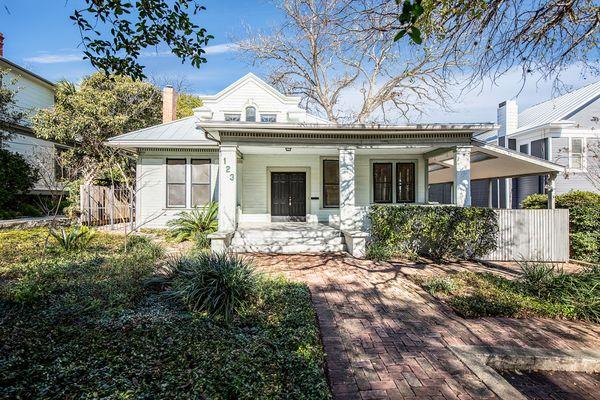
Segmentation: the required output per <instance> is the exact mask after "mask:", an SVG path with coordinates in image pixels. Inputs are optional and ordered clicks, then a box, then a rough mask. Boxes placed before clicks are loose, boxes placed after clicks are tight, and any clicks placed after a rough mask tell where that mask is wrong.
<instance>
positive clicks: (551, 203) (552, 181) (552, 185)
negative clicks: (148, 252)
mask: <svg viewBox="0 0 600 400" xmlns="http://www.w3.org/2000/svg"><path fill="white" fill-rule="evenodd" d="M556 176H557V174H556V172H551V173H549V174H548V184H547V186H546V191H547V192H548V208H551V209H553V208H556V196H555V195H554V191H555V190H556Z"/></svg>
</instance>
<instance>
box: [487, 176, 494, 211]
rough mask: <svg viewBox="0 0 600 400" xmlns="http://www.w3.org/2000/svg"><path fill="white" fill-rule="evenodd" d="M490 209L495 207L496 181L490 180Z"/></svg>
mask: <svg viewBox="0 0 600 400" xmlns="http://www.w3.org/2000/svg"><path fill="white" fill-rule="evenodd" d="M488 207H489V208H493V207H494V180H493V179H491V178H490V179H488Z"/></svg>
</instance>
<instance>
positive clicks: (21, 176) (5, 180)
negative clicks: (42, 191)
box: [0, 147, 39, 210]
mask: <svg viewBox="0 0 600 400" xmlns="http://www.w3.org/2000/svg"><path fill="white" fill-rule="evenodd" d="M0 176H1V177H2V179H0V209H2V210H4V209H14V208H15V207H14V206H15V203H16V201H15V200H16V199H17V198H18V197H19V196H20V195H21V194H23V193H27V192H28V191H29V190H30V189H31V188H33V186H34V185H35V183H36V182H37V180H38V178H39V171H38V169H37V168H35V167H33V166H32V165H31V164H29V163H28V162H27V160H26V159H25V157H23V156H22V155H21V154H18V153H14V152H12V151H9V150H6V149H3V148H1V147H0Z"/></svg>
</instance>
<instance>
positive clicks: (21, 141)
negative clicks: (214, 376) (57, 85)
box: [0, 33, 65, 194]
mask: <svg viewBox="0 0 600 400" xmlns="http://www.w3.org/2000/svg"><path fill="white" fill-rule="evenodd" d="M3 44H4V37H3V36H2V33H0V70H2V71H4V72H5V75H4V79H3V81H2V82H0V84H2V85H5V86H6V87H9V88H12V89H13V90H15V91H16V92H17V94H16V96H15V99H16V106H17V107H18V108H20V109H21V111H23V112H25V113H26V114H27V117H26V118H25V119H24V120H23V121H22V122H21V123H20V124H19V125H16V126H13V127H11V133H12V134H13V135H12V136H11V137H10V139H9V140H7V141H6V143H4V146H5V148H6V149H8V150H10V151H13V152H15V153H19V154H21V155H23V156H24V157H25V159H26V160H27V161H28V162H29V163H30V164H32V165H34V166H36V167H38V168H39V169H40V172H41V173H43V174H44V177H43V178H41V179H40V180H39V181H38V182H37V183H36V184H35V186H34V187H33V189H32V192H33V193H40V194H44V193H48V192H49V191H52V190H54V189H55V186H54V185H53V183H54V182H55V180H56V174H59V173H61V172H60V171H59V170H58V168H57V167H56V166H55V159H56V157H54V155H55V154H56V152H57V151H60V150H61V149H63V148H65V146H61V145H60V144H57V143H55V142H52V141H50V140H44V139H40V138H38V137H36V136H35V135H34V133H33V131H32V129H31V122H30V117H31V116H32V115H33V114H35V112H36V111H37V110H39V109H42V108H48V107H52V106H54V83H52V82H50V81H49V80H47V79H45V78H42V77H41V76H39V75H37V74H35V73H33V72H31V71H29V70H27V69H25V68H23V67H21V66H19V65H17V64H15V63H13V62H12V61H10V60H8V59H6V58H4V51H3Z"/></svg>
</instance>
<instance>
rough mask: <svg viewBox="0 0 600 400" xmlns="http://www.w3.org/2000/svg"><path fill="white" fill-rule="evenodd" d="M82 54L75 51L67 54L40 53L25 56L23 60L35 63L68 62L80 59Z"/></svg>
mask: <svg viewBox="0 0 600 400" xmlns="http://www.w3.org/2000/svg"><path fill="white" fill-rule="evenodd" d="M82 60H83V55H82V54H76V53H69V54H40V55H37V56H33V57H26V58H24V59H23V61H25V62H30V63H35V64H60V63H69V62H74V61H82Z"/></svg>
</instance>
